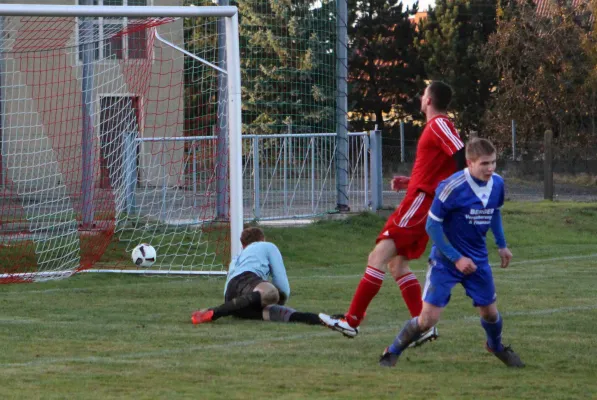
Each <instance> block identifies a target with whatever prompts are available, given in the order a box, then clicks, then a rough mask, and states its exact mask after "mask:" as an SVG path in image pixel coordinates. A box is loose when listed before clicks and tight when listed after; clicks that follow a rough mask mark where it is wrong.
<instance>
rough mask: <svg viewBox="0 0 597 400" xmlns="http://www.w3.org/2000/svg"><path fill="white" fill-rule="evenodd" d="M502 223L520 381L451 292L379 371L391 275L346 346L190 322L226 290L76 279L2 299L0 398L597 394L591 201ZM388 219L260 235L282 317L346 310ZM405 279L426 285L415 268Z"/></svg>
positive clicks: (510, 336)
mask: <svg viewBox="0 0 597 400" xmlns="http://www.w3.org/2000/svg"><path fill="white" fill-rule="evenodd" d="M504 214H505V215H504V219H505V222H504V224H505V229H506V236H507V239H508V242H509V243H510V248H511V249H512V251H513V253H514V256H515V259H514V263H513V265H512V266H511V267H510V268H509V269H507V270H500V269H499V268H498V269H496V270H494V276H495V280H496V285H497V289H498V299H499V300H498V304H499V308H500V310H501V311H502V315H503V317H504V340H505V342H506V343H507V344H512V345H513V347H514V349H515V350H516V351H517V352H519V354H520V355H521V357H522V358H523V360H524V361H525V362H526V363H527V368H525V369H524V370H509V369H507V368H506V367H504V366H503V365H502V364H501V363H500V362H499V361H498V360H497V359H495V358H494V357H493V356H491V355H490V354H488V353H486V352H485V351H484V349H483V343H484V333H483V330H482V329H481V327H480V325H479V320H478V317H477V315H476V312H475V310H474V309H473V308H472V307H471V304H470V300H469V299H468V298H466V297H465V296H464V293H463V290H462V289H461V288H459V287H457V288H456V289H455V291H454V293H453V296H452V301H451V303H450V305H449V306H448V308H447V309H446V311H445V313H444V315H443V320H442V321H441V322H440V324H439V329H440V335H441V336H440V339H439V340H438V341H436V342H434V343H431V344H428V345H425V346H423V347H422V348H419V349H413V350H408V351H407V352H406V353H405V354H404V355H403V357H402V358H401V360H400V362H399V363H398V365H397V367H396V368H393V369H382V368H380V367H379V366H378V365H377V361H378V356H379V354H380V352H381V351H382V350H383V348H384V347H385V346H386V345H387V344H389V343H390V342H391V341H392V339H393V338H394V336H395V334H396V333H397V331H398V329H399V328H400V326H401V325H402V323H403V322H404V321H405V320H406V319H407V318H408V312H407V310H406V308H405V306H404V303H403V302H402V298H401V296H400V293H399V290H398V288H397V286H396V284H395V283H394V282H393V281H392V280H391V279H386V283H385V284H384V286H383V288H382V290H381V292H380V294H379V295H378V296H377V297H376V298H375V300H374V301H373V303H372V304H371V307H370V308H369V311H368V315H367V319H366V321H365V322H364V323H363V325H362V327H361V334H360V335H359V336H358V337H357V338H355V339H352V340H349V339H345V338H344V337H342V336H341V335H340V334H338V333H337V332H333V331H330V330H328V329H326V328H324V327H317V326H315V327H310V326H303V325H294V324H275V323H263V322H253V321H242V320H236V319H221V320H218V321H217V322H215V323H213V324H206V325H201V326H193V325H192V324H191V323H190V314H191V312H192V311H194V310H195V309H197V308H200V307H205V306H211V305H216V304H218V303H220V301H221V299H222V290H223V284H224V280H223V279H221V278H193V279H185V278H163V277H160V278H156V277H141V276H118V275H97V274H80V275H78V276H75V277H72V278H70V279H67V280H64V281H60V282H48V283H37V284H22V285H5V286H1V287H0V307H1V309H2V313H1V315H0V343H1V347H2V350H1V351H0V399H67V398H68V399H116V398H131V399H186V398H189V399H190V398H193V399H211V398H213V399H253V398H260V399H265V398H283V399H338V398H350V399H353V398H354V399H360V398H363V399H385V398H388V399H390V398H392V399H396V398H400V399H421V398H425V399H434V398H440V399H539V398H540V399H590V398H597V380H596V376H597V361H596V358H595V354H596V352H595V349H596V345H597V331H596V329H595V326H596V323H595V321H596V320H597V273H596V272H597V204H572V203H554V204H549V203H507V204H506V207H505V209H504ZM383 222H384V221H383V220H382V219H381V218H379V217H376V216H373V215H360V216H356V217H353V218H351V219H349V220H346V221H330V222H323V223H317V224H313V225H311V226H308V227H304V228H275V229H274V228H271V229H270V228H268V229H267V230H266V234H267V235H268V239H269V240H271V241H273V242H275V243H277V244H278V245H279V247H280V249H281V250H282V253H283V254H284V256H285V261H286V264H287V269H288V274H289V279H290V283H291V288H292V295H291V298H290V302H289V305H290V306H293V307H294V308H297V309H299V310H303V311H313V312H319V311H324V312H330V313H334V312H343V311H345V310H346V309H347V307H348V304H349V302H350V299H351V297H352V294H353V292H354V289H355V287H356V285H357V283H358V281H359V279H360V276H361V275H362V273H363V271H364V267H365V264H364V263H365V262H366V257H367V253H368V251H369V250H370V249H371V247H372V244H373V243H372V239H373V238H374V236H375V235H376V234H377V232H378V231H379V229H380V228H381V226H382V224H383ZM495 255H496V252H495V251H492V256H493V257H494V258H493V260H494V261H495ZM412 268H413V269H414V270H415V272H416V274H417V276H418V277H419V278H420V279H423V278H424V269H425V262H424V260H419V261H416V262H413V263H412Z"/></svg>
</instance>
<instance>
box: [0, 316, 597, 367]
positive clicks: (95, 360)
mask: <svg viewBox="0 0 597 400" xmlns="http://www.w3.org/2000/svg"><path fill="white" fill-rule="evenodd" d="M587 310H597V304H592V305H585V306H575V307H560V308H546V309H540V310H528V311H512V312H503V313H502V315H503V316H505V317H514V316H533V315H551V314H558V313H567V312H576V311H587ZM463 321H464V322H471V323H473V322H478V321H479V317H478V316H464V317H462V318H455V319H447V320H442V321H441V322H442V323H462V322H463ZM189 328H192V327H191V326H190V325H189ZM322 328H324V327H322ZM388 330H393V331H396V332H398V330H399V326H397V325H377V326H368V327H367V330H366V331H365V332H364V333H366V334H370V333H379V332H385V331H388ZM334 335H336V336H338V340H344V341H346V340H347V339H345V338H342V337H340V333H338V332H333V331H330V330H327V329H326V330H325V331H324V332H315V333H313V332H311V333H303V334H297V335H290V336H283V337H274V338H263V339H256V340H241V341H232V342H226V343H213V344H206V345H202V346H185V347H184V348H175V349H163V350H159V351H147V352H138V353H135V352H133V353H127V354H122V355H118V356H106V357H101V356H87V357H64V358H54V357H52V358H42V359H36V360H33V361H28V362H23V363H6V364H0V368H20V367H25V368H26V367H34V366H42V365H52V364H64V363H91V364H106V363H112V364H114V363H130V361H128V360H136V359H144V358H153V357H158V356H171V355H175V354H189V353H193V352H197V354H199V353H198V352H199V351H205V350H209V349H219V350H221V349H228V348H230V347H246V346H254V345H259V344H265V343H267V344H268V345H269V344H271V343H273V342H290V341H300V340H310V339H313V338H317V337H328V336H334ZM357 340H358V339H357ZM235 351H236V350H235Z"/></svg>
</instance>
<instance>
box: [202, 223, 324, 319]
mask: <svg viewBox="0 0 597 400" xmlns="http://www.w3.org/2000/svg"><path fill="white" fill-rule="evenodd" d="M240 241H241V244H242V246H243V250H242V251H241V253H240V254H239V256H238V257H236V258H235V259H234V260H233V261H232V262H231V263H230V267H229V269H228V278H227V280H226V285H225V288H224V301H225V303H224V304H222V305H220V306H218V307H213V308H208V309H202V310H199V311H195V312H194V313H193V314H192V316H191V321H192V322H193V324H202V323H205V322H211V321H215V320H217V319H218V318H221V317H226V316H229V315H233V316H236V317H239V318H246V319H257V320H261V319H262V320H265V321H279V322H302V323H306V324H309V325H319V324H321V320H320V319H319V316H318V315H317V314H314V313H303V312H298V311H296V310H294V309H292V308H290V307H286V306H284V304H285V303H286V301H287V300H288V297H289V296H290V285H289V284H288V277H287V276H286V268H285V267H284V261H283V260H282V254H280V250H278V247H277V246H276V245H275V244H273V243H269V242H266V241H265V235H264V233H263V231H262V230H261V229H259V228H247V229H245V230H243V232H242V234H241V237H240ZM270 276H271V279H272V280H271V282H270V281H269V278H270Z"/></svg>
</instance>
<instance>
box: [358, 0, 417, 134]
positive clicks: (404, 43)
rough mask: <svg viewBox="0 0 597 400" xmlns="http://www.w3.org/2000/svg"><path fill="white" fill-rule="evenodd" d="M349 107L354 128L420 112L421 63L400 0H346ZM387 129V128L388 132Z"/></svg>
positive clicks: (390, 122)
mask: <svg viewBox="0 0 597 400" xmlns="http://www.w3.org/2000/svg"><path fill="white" fill-rule="evenodd" d="M348 8H349V21H350V23H349V28H348V36H349V47H350V48H349V64H348V65H349V107H348V108H349V110H350V111H351V112H352V113H353V116H352V118H351V124H352V126H353V129H358V130H361V129H372V128H373V125H374V124H377V125H378V127H379V128H380V129H384V128H387V127H388V125H389V126H391V125H393V124H394V123H395V122H398V121H399V120H401V119H404V118H406V117H409V116H412V115H415V116H418V111H419V110H418V106H417V104H416V102H413V101H412V100H413V99H414V98H415V97H416V95H417V94H419V93H420V91H421V89H422V87H423V82H422V79H421V75H422V72H423V71H422V69H421V64H420V62H419V58H418V54H417V52H416V50H415V48H414V42H415V36H416V31H415V26H414V24H412V23H411V21H410V20H409V16H410V15H412V14H413V13H414V12H416V6H415V8H413V9H408V8H407V9H404V8H403V6H402V3H401V2H398V1H397V0H369V1H356V0H350V1H349V2H348ZM387 131H388V129H386V132H387Z"/></svg>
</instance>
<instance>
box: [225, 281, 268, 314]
mask: <svg viewBox="0 0 597 400" xmlns="http://www.w3.org/2000/svg"><path fill="white" fill-rule="evenodd" d="M261 282H267V281H264V280H263V279H261V278H260V277H259V276H258V275H257V274H255V273H253V272H248V271H247V272H243V273H242V274H240V275H238V276H235V277H234V278H232V279H231V280H230V282H228V287H227V288H226V294H225V295H224V301H226V302H229V301H231V300H232V299H234V298H235V297H239V296H243V295H245V294H250V293H251V292H253V291H254V290H255V288H256V287H257V285H259V284H260V283H261ZM233 315H234V316H235V317H238V318H247V319H263V307H261V304H258V305H257V306H255V307H254V308H249V309H244V310H241V311H238V312H235V313H234V314H233Z"/></svg>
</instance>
